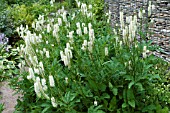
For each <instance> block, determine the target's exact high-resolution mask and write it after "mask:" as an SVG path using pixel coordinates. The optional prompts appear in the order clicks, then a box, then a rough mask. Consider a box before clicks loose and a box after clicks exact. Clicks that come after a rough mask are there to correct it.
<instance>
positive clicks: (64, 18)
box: [62, 11, 67, 22]
mask: <svg viewBox="0 0 170 113" xmlns="http://www.w3.org/2000/svg"><path fill="white" fill-rule="evenodd" d="M66 15H67V13H66V11H64V12H63V15H62V17H63V20H64V22H67V17H66Z"/></svg>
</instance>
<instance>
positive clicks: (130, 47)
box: [11, 4, 169, 113]
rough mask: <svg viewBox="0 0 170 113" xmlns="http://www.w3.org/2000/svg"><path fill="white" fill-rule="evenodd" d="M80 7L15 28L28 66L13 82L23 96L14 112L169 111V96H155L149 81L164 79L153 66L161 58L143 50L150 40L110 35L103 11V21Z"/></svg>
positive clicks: (149, 47) (102, 112) (149, 45)
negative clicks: (165, 97)
mask: <svg viewBox="0 0 170 113" xmlns="http://www.w3.org/2000/svg"><path fill="white" fill-rule="evenodd" d="M83 5H84V9H81V10H80V8H77V9H72V10H71V11H68V12H65V11H64V10H60V13H57V15H55V16H54V17H49V16H46V15H40V16H39V17H40V18H39V19H37V20H35V21H34V23H33V26H32V28H31V31H30V30H29V29H27V28H24V27H23V26H21V27H20V28H18V33H19V35H20V36H22V38H23V39H24V45H22V46H20V54H21V55H22V56H23V57H24V61H25V62H24V63H22V64H21V65H22V67H26V69H24V68H21V69H22V71H21V73H20V76H17V77H16V78H14V79H12V81H11V84H12V87H13V88H14V89H16V90H18V91H19V92H21V93H22V94H23V97H22V98H21V100H18V104H17V106H16V111H17V112H26V113H27V112H28V113H29V112H36V113H39V112H40V113H41V112H44V113H45V112H48V113H53V112H57V113H83V112H88V113H141V112H149V113H152V112H158V111H160V112H167V111H168V109H169V108H168V105H167V104H166V102H167V100H165V101H163V98H162V99H161V98H157V96H159V94H158V93H157V92H155V86H154V85H153V84H155V83H158V84H159V82H160V81H161V78H162V72H159V71H155V68H154V66H157V65H161V64H159V63H163V62H158V61H157V58H156V57H154V56H153V55H149V54H148V53H147V51H148V50H152V49H153V47H152V46H151V43H150V42H145V41H142V42H141V43H138V41H137V40H136V39H131V40H130V39H129V37H128V38H127V39H125V37H123V36H122V35H120V34H121V33H120V34H118V35H117V34H113V33H112V29H111V28H110V24H109V23H107V18H108V17H107V16H106V15H102V16H103V17H101V18H102V21H101V20H100V19H99V17H98V16H97V15H98V14H95V12H93V10H94V9H93V8H92V9H91V8H87V7H86V5H85V4H83ZM77 6H78V5H77ZM86 8H87V10H86ZM99 9H100V8H99ZM91 13H92V14H91ZM89 14H91V15H90V16H89ZM60 19H61V22H60ZM34 25H36V26H34ZM84 27H87V31H88V32H87V33H85V30H84V29H85V28H84ZM136 28H138V26H137V27H136ZM120 31H121V30H120ZM121 32H122V31H121ZM137 32H140V31H137ZM72 33H73V34H72ZM129 34H130V31H129ZM129 34H126V35H129ZM136 37H137V35H135V37H134V38H136ZM157 88H158V87H157ZM165 95H166V96H167V95H168V94H165ZM163 105H164V106H163Z"/></svg>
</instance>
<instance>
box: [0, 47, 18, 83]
mask: <svg viewBox="0 0 170 113" xmlns="http://www.w3.org/2000/svg"><path fill="white" fill-rule="evenodd" d="M19 61H20V57H18V51H17V50H16V49H11V47H10V46H7V47H5V46H4V45H1V44H0V68H1V70H0V82H1V81H3V80H6V79H9V78H12V77H13V76H15V75H17V74H18V71H19V70H18V69H17V65H18V63H19Z"/></svg>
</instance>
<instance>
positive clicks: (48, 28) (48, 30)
mask: <svg viewBox="0 0 170 113" xmlns="http://www.w3.org/2000/svg"><path fill="white" fill-rule="evenodd" d="M50 31H51V26H50V24H47V33H50Z"/></svg>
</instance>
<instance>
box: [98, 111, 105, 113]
mask: <svg viewBox="0 0 170 113" xmlns="http://www.w3.org/2000/svg"><path fill="white" fill-rule="evenodd" d="M97 113H105V112H104V111H102V110H97Z"/></svg>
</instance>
